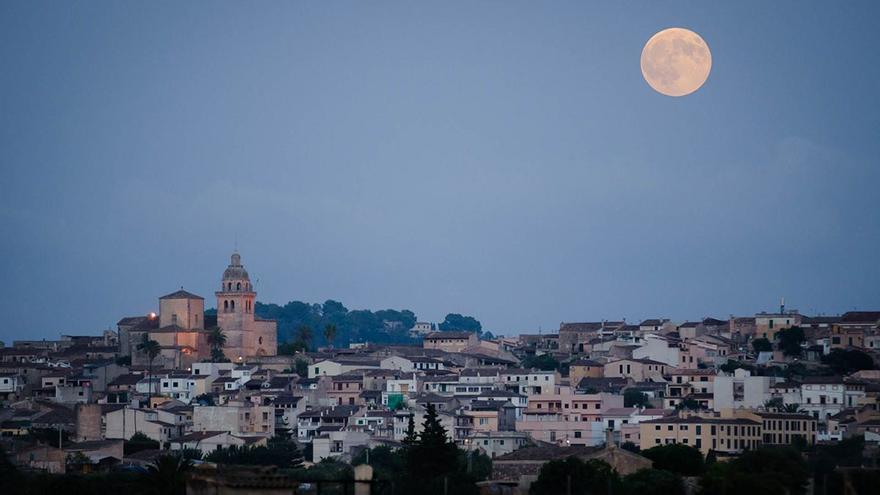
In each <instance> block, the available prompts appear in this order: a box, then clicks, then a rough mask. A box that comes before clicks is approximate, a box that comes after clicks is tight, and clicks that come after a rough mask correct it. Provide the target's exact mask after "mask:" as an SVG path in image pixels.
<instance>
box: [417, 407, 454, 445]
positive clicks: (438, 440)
mask: <svg viewBox="0 0 880 495" xmlns="http://www.w3.org/2000/svg"><path fill="white" fill-rule="evenodd" d="M448 443H449V441H448V439H447V438H446V428H444V427H443V425H442V424H441V423H440V420H439V419H438V418H437V409H436V408H435V407H434V404H428V408H427V411H426V413H425V422H424V423H422V434H421V435H419V444H420V445H421V446H422V447H425V448H439V447H444V446H445V445H447V444H448Z"/></svg>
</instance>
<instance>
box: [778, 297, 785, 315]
mask: <svg viewBox="0 0 880 495" xmlns="http://www.w3.org/2000/svg"><path fill="white" fill-rule="evenodd" d="M779 314H782V315H784V314H785V296H783V297H782V298H781V299H780V300H779Z"/></svg>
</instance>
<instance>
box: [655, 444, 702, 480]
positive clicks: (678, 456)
mask: <svg viewBox="0 0 880 495" xmlns="http://www.w3.org/2000/svg"><path fill="white" fill-rule="evenodd" d="M641 454H642V455H643V456H645V457H647V458H648V459H651V460H652V461H654V469H662V470H665V471H671V472H673V473H676V474H679V475H681V476H699V475H700V474H702V473H703V469H704V467H705V465H704V463H703V454H701V453H700V451H699V450H697V449H696V448H694V447H690V446H687V445H682V444H680V443H675V444H670V445H658V446H656V447H651V448H650V449H647V450H642V452H641Z"/></svg>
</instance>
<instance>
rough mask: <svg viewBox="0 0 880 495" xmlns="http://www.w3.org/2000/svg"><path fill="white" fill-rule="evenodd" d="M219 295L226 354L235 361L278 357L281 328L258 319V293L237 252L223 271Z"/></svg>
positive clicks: (273, 323)
mask: <svg viewBox="0 0 880 495" xmlns="http://www.w3.org/2000/svg"><path fill="white" fill-rule="evenodd" d="M214 294H215V295H216V296H217V326H218V327H220V328H221V329H222V330H223V333H225V334H226V339H227V340H226V347H225V348H224V349H223V352H224V353H225V354H226V357H228V358H229V359H231V360H232V361H233V362H237V361H241V360H242V359H243V358H245V357H249V356H274V355H275V354H277V351H278V342H277V340H278V329H277V324H276V322H275V321H274V320H264V319H262V318H257V317H256V316H254V302H255V301H256V298H257V293H256V291H254V288H253V286H252V285H251V280H250V276H249V275H248V272H247V270H245V269H244V266H243V265H242V264H241V256H240V255H239V254H238V253H233V254H232V257H231V260H230V263H229V266H228V267H226V270H224V271H223V279H222V280H221V282H220V290H219V291H217V292H215V293H214Z"/></svg>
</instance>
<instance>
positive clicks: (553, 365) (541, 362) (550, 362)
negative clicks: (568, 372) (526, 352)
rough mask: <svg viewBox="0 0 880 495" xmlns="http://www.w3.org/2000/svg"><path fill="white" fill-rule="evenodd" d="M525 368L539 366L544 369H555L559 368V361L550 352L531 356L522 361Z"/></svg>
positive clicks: (538, 367)
mask: <svg viewBox="0 0 880 495" xmlns="http://www.w3.org/2000/svg"><path fill="white" fill-rule="evenodd" d="M522 366H523V368H537V369H539V370H542V371H553V370H555V369H558V368H559V361H557V360H556V359H555V358H554V357H553V356H551V355H550V354H541V355H540V356H529V357H527V358H525V359H523V361H522Z"/></svg>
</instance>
